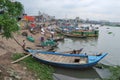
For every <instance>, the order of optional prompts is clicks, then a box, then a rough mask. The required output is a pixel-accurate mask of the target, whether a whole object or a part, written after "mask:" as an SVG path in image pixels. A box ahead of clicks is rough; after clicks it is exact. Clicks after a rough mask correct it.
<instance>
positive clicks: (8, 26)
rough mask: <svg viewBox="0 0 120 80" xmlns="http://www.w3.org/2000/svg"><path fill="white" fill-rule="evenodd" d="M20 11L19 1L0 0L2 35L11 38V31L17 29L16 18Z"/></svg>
mask: <svg viewBox="0 0 120 80" xmlns="http://www.w3.org/2000/svg"><path fill="white" fill-rule="evenodd" d="M22 12H23V5H22V4H21V3H20V2H12V1H10V0H0V27H1V28H2V29H3V33H2V35H3V36H4V37H6V38H11V37H12V35H13V33H14V32H16V31H18V30H19V26H18V25H17V18H18V17H19V16H20V15H21V14H22Z"/></svg>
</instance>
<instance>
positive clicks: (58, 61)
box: [28, 49, 107, 69]
mask: <svg viewBox="0 0 120 80" xmlns="http://www.w3.org/2000/svg"><path fill="white" fill-rule="evenodd" d="M28 52H29V53H31V54H32V56H33V57H34V58H36V59H37V60H38V61H40V62H42V63H45V64H49V65H52V66H58V67H64V68H74V69H80V68H89V67H92V66H94V65H96V64H97V63H98V62H99V61H100V60H101V59H102V58H104V57H105V56H106V55H107V53H102V54H99V55H86V54H63V53H58V52H47V51H41V50H31V49H28Z"/></svg>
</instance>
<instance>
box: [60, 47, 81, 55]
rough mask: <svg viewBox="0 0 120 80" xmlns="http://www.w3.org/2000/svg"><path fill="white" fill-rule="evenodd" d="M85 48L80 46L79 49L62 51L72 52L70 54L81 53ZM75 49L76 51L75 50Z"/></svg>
mask: <svg viewBox="0 0 120 80" xmlns="http://www.w3.org/2000/svg"><path fill="white" fill-rule="evenodd" d="M82 50H83V48H80V49H78V50H75V49H74V50H72V51H64V52H61V53H70V54H80V53H81V52H82ZM74 51H75V52H74Z"/></svg>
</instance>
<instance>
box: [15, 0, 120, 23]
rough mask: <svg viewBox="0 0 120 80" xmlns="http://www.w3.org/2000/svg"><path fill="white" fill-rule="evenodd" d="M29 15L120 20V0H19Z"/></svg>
mask: <svg viewBox="0 0 120 80" xmlns="http://www.w3.org/2000/svg"><path fill="white" fill-rule="evenodd" d="M17 1H19V2H21V3H22V4H23V5H24V9H25V12H26V13H27V14H28V15H38V11H40V12H41V13H47V14H49V15H51V16H55V17H56V18H73V19H74V18H75V17H80V18H82V19H87V18H89V19H90V20H109V21H114V22H116V21H117V22H118V21H119V22H120V9H119V8H120V0H17Z"/></svg>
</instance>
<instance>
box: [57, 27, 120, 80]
mask: <svg viewBox="0 0 120 80" xmlns="http://www.w3.org/2000/svg"><path fill="white" fill-rule="evenodd" d="M80 48H84V49H83V51H82V53H87V54H98V53H101V52H107V53H108V55H107V56H106V57H105V58H104V59H103V60H101V61H100V62H101V63H104V64H107V65H120V59H119V56H120V27H110V26H102V27H99V36H98V37H89V38H84V39H81V38H65V39H64V41H61V42H59V45H58V49H57V51H58V52H64V51H69V50H73V49H80ZM55 69H56V72H55V73H58V74H63V75H66V76H72V77H75V78H80V79H81V78H87V79H94V78H99V77H100V76H99V75H98V74H97V73H96V71H95V70H94V69H88V70H71V69H63V68H55Z"/></svg>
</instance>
